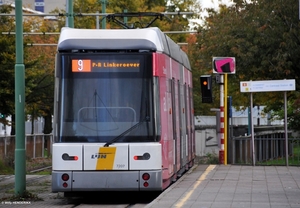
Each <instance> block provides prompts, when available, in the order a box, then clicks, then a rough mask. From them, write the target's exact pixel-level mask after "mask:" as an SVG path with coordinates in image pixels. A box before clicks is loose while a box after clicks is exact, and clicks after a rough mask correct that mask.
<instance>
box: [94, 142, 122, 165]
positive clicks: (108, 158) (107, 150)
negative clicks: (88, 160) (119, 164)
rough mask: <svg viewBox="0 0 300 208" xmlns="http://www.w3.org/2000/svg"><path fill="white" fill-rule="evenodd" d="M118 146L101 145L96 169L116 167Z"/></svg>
mask: <svg viewBox="0 0 300 208" xmlns="http://www.w3.org/2000/svg"><path fill="white" fill-rule="evenodd" d="M116 149H117V148H116V147H100V148H99V151H98V152H99V155H98V157H97V158H98V159H97V166H96V170H112V169H113V167H114V161H115V155H116Z"/></svg>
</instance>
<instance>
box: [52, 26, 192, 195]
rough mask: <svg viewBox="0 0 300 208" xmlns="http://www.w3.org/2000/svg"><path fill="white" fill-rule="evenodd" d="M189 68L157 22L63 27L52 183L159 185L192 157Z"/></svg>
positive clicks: (116, 187)
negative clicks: (125, 27)
mask: <svg viewBox="0 0 300 208" xmlns="http://www.w3.org/2000/svg"><path fill="white" fill-rule="evenodd" d="M192 87H193V86H192V73H191V67H190V64H189V60H188V58H187V55H186V54H185V53H184V52H183V51H182V50H181V49H180V47H179V46H178V45H177V44H176V43H174V42H173V41H172V40H171V39H170V38H169V37H168V36H166V35H165V34H164V33H162V32H161V31H160V30H159V29H158V28H146V29H128V30H116V29H114V30H101V29H100V30H94V29H73V28H63V29H62V31H61V35H60V39H59V43H58V48H57V55H56V69H55V110H54V144H53V153H52V155H53V160H52V169H53V170H52V191H53V192H64V193H65V195H68V194H70V193H75V192H85V191H124V190H126V191H161V190H164V189H165V188H167V187H168V186H169V185H170V183H171V182H172V181H174V180H176V179H177V178H178V177H180V176H181V174H182V173H183V172H184V171H186V170H187V169H188V168H190V167H191V166H192V165H193V162H194V158H195V133H194V115H193V96H192Z"/></svg>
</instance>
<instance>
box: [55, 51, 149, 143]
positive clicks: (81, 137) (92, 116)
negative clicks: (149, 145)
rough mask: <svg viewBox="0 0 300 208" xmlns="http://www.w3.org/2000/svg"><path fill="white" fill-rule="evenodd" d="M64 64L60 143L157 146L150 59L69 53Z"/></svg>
mask: <svg viewBox="0 0 300 208" xmlns="http://www.w3.org/2000/svg"><path fill="white" fill-rule="evenodd" d="M61 63H62V64H61V69H60V71H61V79H60V84H59V85H60V87H59V88H60V94H59V97H60V99H59V101H60V102H59V104H58V111H57V113H58V115H59V116H58V127H57V128H58V131H57V134H58V135H57V137H56V139H57V140H58V142H104V143H107V144H108V143H111V141H113V142H149V141H154V129H153V128H154V127H153V126H154V125H153V120H154V119H153V116H152V115H153V105H152V96H151V95H152V78H151V77H152V69H151V68H152V59H151V56H150V55H149V54H148V55H146V54H144V55H138V54H137V55H132V54H131V55H129V54H128V55H127V54H122V55H120V54H113V55H112V54H78V55H76V54H75V55H74V54H65V55H62V56H61ZM57 67H59V66H57ZM58 70H59V68H58Z"/></svg>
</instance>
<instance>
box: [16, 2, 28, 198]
mask: <svg viewBox="0 0 300 208" xmlns="http://www.w3.org/2000/svg"><path fill="white" fill-rule="evenodd" d="M15 11H16V13H15V16H16V17H15V18H16V65H15V118H16V120H15V129H16V141H15V142H16V146H15V195H16V196H23V195H24V192H25V190H26V160H25V158H26V152H25V112H24V111H25V66H24V63H23V61H24V58H23V10H22V0H15Z"/></svg>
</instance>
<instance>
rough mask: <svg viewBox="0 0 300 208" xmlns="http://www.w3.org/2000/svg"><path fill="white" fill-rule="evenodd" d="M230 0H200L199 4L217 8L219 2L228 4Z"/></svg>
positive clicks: (204, 6)
mask: <svg viewBox="0 0 300 208" xmlns="http://www.w3.org/2000/svg"><path fill="white" fill-rule="evenodd" d="M230 2H232V0H200V4H201V6H202V7H203V8H218V6H219V3H221V4H226V5H230Z"/></svg>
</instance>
